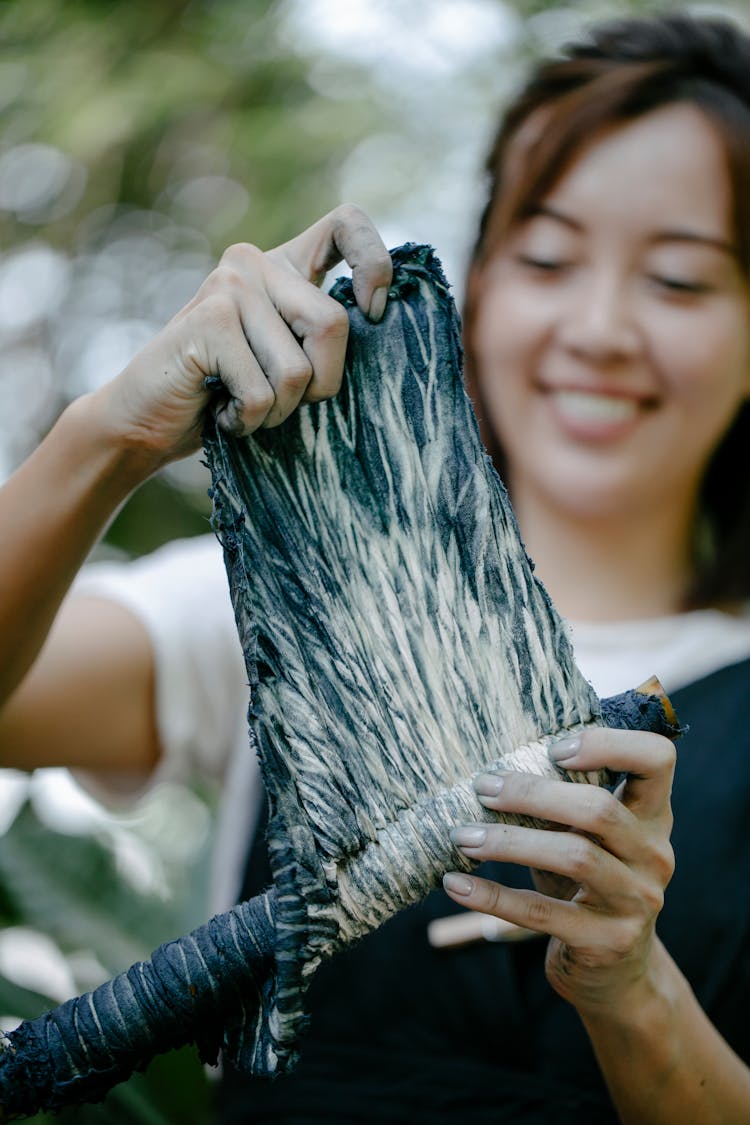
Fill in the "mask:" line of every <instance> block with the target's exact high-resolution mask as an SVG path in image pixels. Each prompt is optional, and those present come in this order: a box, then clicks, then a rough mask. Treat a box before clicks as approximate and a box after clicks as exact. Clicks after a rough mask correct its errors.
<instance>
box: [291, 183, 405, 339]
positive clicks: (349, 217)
mask: <svg viewBox="0 0 750 1125" xmlns="http://www.w3.org/2000/svg"><path fill="white" fill-rule="evenodd" d="M269 256H270V257H271V258H272V259H273V260H275V261H278V260H283V261H286V262H287V263H289V264H291V265H292V266H293V268H294V269H296V270H297V271H298V272H299V273H300V274H301V275H302V277H304V278H306V279H307V280H308V281H314V282H315V284H316V285H320V283H321V282H322V281H323V278H324V277H325V275H326V273H327V272H328V270H330V269H333V267H334V266H337V265H338V264H339V262H341V261H345V262H346V263H347V264H348V265H349V266H351V270H352V284H353V287H354V296H355V298H356V301H357V304H358V305H359V307H360V309H361V310H362V312H363V313H365V314H366V315H367V316H369V317H370V318H371V319H372V320H380V319H381V317H382V315H383V312H384V311H385V302H386V297H387V295H388V289H389V288H390V284H391V280H392V277H393V265H392V262H391V256H390V254H389V253H388V251H387V250H386V248H385V245H384V243H383V240H382V239H381V237H380V235H379V234H378V232H377V230H376V229H375V227H374V226H373V224H372V222H371V220H370V219H369V218H368V216H367V215H366V214H365V212H364V211H362V210H360V208H359V207H355V206H354V205H353V204H351V203H346V204H343V205H342V206H341V207H337V208H336V209H335V210H334V211H331V212H330V213H329V214H328V215H325V216H324V217H323V218H322V219H319V220H318V222H317V223H314V224H313V226H311V227H309V228H308V229H307V230H306V231H303V232H302V234H299V235H297V237H296V238H293V239H291V241H289V242H285V243H284V244H283V245H282V246H279V247H277V248H276V249H275V250H271V251H269Z"/></svg>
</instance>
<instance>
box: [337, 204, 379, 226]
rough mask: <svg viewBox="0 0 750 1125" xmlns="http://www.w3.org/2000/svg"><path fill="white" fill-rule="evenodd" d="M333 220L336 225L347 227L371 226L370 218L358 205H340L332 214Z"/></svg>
mask: <svg viewBox="0 0 750 1125" xmlns="http://www.w3.org/2000/svg"><path fill="white" fill-rule="evenodd" d="M331 218H332V219H333V221H334V222H335V223H337V224H340V225H341V226H346V227H360V226H366V227H369V226H370V225H371V224H370V220H369V218H368V216H367V215H366V214H365V212H364V211H363V210H362V208H361V207H358V206H357V204H356V203H340V204H339V206H338V207H336V208H334V210H333V211H332V212H331Z"/></svg>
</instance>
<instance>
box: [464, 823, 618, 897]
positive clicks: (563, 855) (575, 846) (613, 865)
mask: <svg viewBox="0 0 750 1125" xmlns="http://www.w3.org/2000/svg"><path fill="white" fill-rule="evenodd" d="M450 837H451V841H452V843H453V844H454V845H455V846H456V847H457V848H458V849H459V851H460V852H462V854H463V855H465V856H466V857H467V858H469V859H472V860H475V861H476V862H483V861H485V860H495V861H499V862H501V863H516V864H521V865H522V866H525V867H533V868H537V869H539V870H541V871H552V872H554V873H555V874H556V875H564V876H565V877H566V878H568V879H572V880H573V882H574V883H576V884H578V885H582V886H585V887H586V889H587V891H588V892H589V894H590V895H593V896H594V897H596V898H598V899H600V900H604V899H608V900H610V901H612V902H614V901H616V900H618V899H622V898H626V899H628V900H629V899H631V898H632V897H633V894H634V886H633V884H634V877H633V874H632V873H631V872H630V871H629V870H628V868H627V867H626V866H625V864H623V863H621V862H620V860H618V859H616V858H615V856H613V855H611V854H610V853H609V852H607V851H604V849H603V848H600V847H599V846H598V845H597V844H595V843H594V842H593V840H589V839H588V838H587V837H586V836H581V835H580V834H579V833H577V832H554V831H549V830H544V829H539V828H525V827H521V826H520V825H515V824H471V825H460V826H459V827H458V828H454V829H453V831H452V832H451V834H450Z"/></svg>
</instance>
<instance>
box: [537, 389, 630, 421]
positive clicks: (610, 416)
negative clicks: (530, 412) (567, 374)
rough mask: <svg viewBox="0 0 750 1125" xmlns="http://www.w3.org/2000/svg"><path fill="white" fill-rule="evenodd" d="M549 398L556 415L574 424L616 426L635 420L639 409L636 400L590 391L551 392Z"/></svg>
mask: <svg viewBox="0 0 750 1125" xmlns="http://www.w3.org/2000/svg"><path fill="white" fill-rule="evenodd" d="M550 397H551V398H552V400H553V402H554V405H555V407H556V408H557V411H558V413H559V414H560V415H562V416H563V417H564V418H566V419H568V420H569V421H571V422H574V423H575V422H582V423H586V422H591V423H594V424H596V423H600V424H602V425H617V424H618V423H622V422H629V421H630V420H631V419H633V418H635V417H636V415H637V414H638V412H639V409H640V403H639V402H638V400H636V399H633V398H622V397H621V396H615V395H606V394H593V393H592V392H590V391H570V390H565V391H552V392H551V393H550Z"/></svg>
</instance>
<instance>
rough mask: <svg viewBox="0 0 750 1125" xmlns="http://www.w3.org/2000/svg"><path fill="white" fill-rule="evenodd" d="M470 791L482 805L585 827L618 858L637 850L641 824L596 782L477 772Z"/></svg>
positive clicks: (578, 827)
mask: <svg viewBox="0 0 750 1125" xmlns="http://www.w3.org/2000/svg"><path fill="white" fill-rule="evenodd" d="M474 790H475V792H476V794H477V797H478V798H479V800H480V801H481V803H482V804H483V805H484V807H485V808H488V809H493V810H494V811H495V812H500V813H523V814H525V815H527V816H533V817H536V818H537V819H539V820H547V821H550V822H552V823H554V824H560V825H565V827H567V828H575V829H577V830H578V831H579V832H585V833H586V834H587V835H589V836H591V837H593V838H594V839H596V840H597V842H598V843H600V844H601V846H602V847H603V848H606V850H607V851H608V852H611V853H612V854H613V855H615V856H617V857H618V858H620V859H628V860H632V859H633V858H635V857H636V856H637V855H638V853H639V851H640V850H641V827H640V824H639V822H638V820H637V819H636V817H635V816H634V815H633V813H632V812H631V811H630V809H627V808H625V807H624V805H622V804H621V803H620V801H618V799H617V797H615V796H614V795H613V794H612V793H610V792H608V791H607V790H606V789H602V788H600V787H599V786H598V785H584V784H581V785H572V784H570V782H565V781H554V780H552V779H550V778H543V777H537V776H535V775H533V774H528V773H504V774H480V775H479V776H478V777H477V778H475V779H474Z"/></svg>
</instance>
